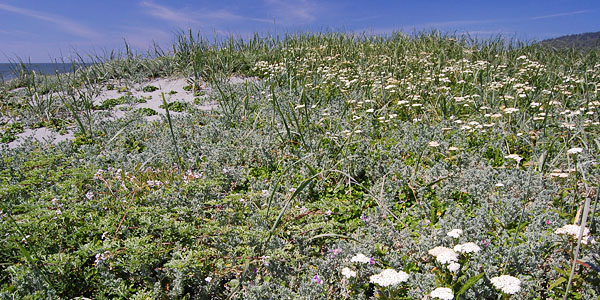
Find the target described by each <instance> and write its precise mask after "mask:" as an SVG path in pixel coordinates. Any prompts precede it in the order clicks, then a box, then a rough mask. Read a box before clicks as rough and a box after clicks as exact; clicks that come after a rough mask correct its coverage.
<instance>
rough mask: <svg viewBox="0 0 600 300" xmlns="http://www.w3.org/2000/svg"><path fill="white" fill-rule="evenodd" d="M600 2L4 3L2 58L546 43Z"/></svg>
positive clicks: (578, 26)
mask: <svg viewBox="0 0 600 300" xmlns="http://www.w3.org/2000/svg"><path fill="white" fill-rule="evenodd" d="M598 20H600V1H598V0H590V1H577V0H560V1H559V0H546V1H527V0H521V1H512V0H508V1H486V0H477V1H476V0H472V1H460V0H454V1H450V0H448V1H428V0H420V1H400V0H398V1H377V0H371V1H365V0H362V1H356V0H335V1H333V0H332V1H318V0H296V1H294V0H257V1H249V0H241V1H230V0H222V1H183V0H171V1H166V0H131V1H129V0H101V1H100V0H99V1H91V0H53V1H46V0H37V1H34V0H0V62H7V61H9V60H14V59H16V58H17V57H20V58H21V59H24V60H31V62H49V61H52V60H53V59H57V58H61V57H65V58H67V59H68V58H69V57H71V56H72V55H73V53H75V52H76V53H79V54H83V55H87V54H92V53H96V54H102V53H104V52H107V51H110V50H112V49H122V48H123V45H124V43H123V39H125V40H127V42H128V43H129V44H130V45H131V47H132V48H134V49H141V50H144V49H148V48H149V47H150V46H151V44H152V42H156V43H157V44H159V45H161V46H163V47H165V48H168V47H169V45H170V44H171V42H172V41H173V39H174V37H175V34H176V33H177V32H179V31H180V30H187V29H188V28H191V29H192V30H194V31H200V32H201V34H203V35H205V36H206V37H209V38H211V39H212V38H213V37H214V36H215V35H217V36H219V37H222V36H229V35H236V36H240V37H247V36H251V35H252V34H253V33H256V32H258V33H260V34H274V33H275V32H276V33H284V32H291V33H295V32H319V31H325V30H329V31H345V32H358V33H363V32H364V33H371V34H388V33H391V32H393V31H403V32H406V33H411V32H414V31H415V30H416V31H423V30H431V29H438V30H441V31H444V32H451V33H469V34H471V35H475V36H478V37H482V38H485V37H489V36H497V35H502V36H505V37H510V38H518V39H522V40H528V41H531V40H534V39H535V40H542V39H547V38H551V37H557V36H561V35H567V34H574V33H583V32H594V31H600V21H598Z"/></svg>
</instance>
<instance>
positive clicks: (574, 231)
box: [554, 224, 596, 245]
mask: <svg viewBox="0 0 600 300" xmlns="http://www.w3.org/2000/svg"><path fill="white" fill-rule="evenodd" d="M580 231H581V226H579V225H575V224H567V225H565V226H563V227H561V228H558V229H556V230H555V231H554V233H556V234H564V235H570V236H572V237H573V238H574V239H577V238H578V237H579V232H580ZM581 243H582V244H584V245H587V244H595V243H596V240H594V238H593V237H591V236H590V230H589V229H587V227H584V228H583V235H582V236H581Z"/></svg>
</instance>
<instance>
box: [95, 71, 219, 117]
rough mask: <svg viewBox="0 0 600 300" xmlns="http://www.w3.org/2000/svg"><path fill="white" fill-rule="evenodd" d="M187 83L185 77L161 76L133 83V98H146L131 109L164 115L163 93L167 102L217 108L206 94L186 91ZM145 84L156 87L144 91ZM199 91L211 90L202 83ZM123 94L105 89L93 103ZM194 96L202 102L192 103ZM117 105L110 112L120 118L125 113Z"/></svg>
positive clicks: (204, 108)
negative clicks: (140, 109)
mask: <svg viewBox="0 0 600 300" xmlns="http://www.w3.org/2000/svg"><path fill="white" fill-rule="evenodd" d="M188 85H189V84H188V81H187V79H186V78H161V79H155V80H151V81H147V82H144V83H141V84H136V85H134V87H133V89H132V90H130V93H131V96H133V97H134V98H144V99H145V100H146V103H137V104H135V105H133V107H132V108H131V110H132V111H135V110H136V109H139V108H150V109H153V110H155V111H156V112H157V113H158V114H159V115H164V114H165V113H166V111H165V110H164V108H161V107H160V106H161V105H163V99H162V95H163V94H164V96H165V100H167V102H168V103H171V102H174V101H179V102H185V103H188V104H189V105H192V106H195V107H196V108H198V109H201V110H212V109H216V108H217V104H216V103H215V102H214V101H207V99H206V97H207V96H206V95H202V96H194V91H186V90H185V89H184V87H185V86H188ZM146 86H154V87H157V88H158V89H157V90H155V91H153V92H144V91H143V89H144V87H146ZM200 91H201V92H203V93H204V94H207V93H209V92H210V91H211V89H210V87H208V86H207V85H203V86H202V88H201V90H200ZM124 95H126V93H119V92H118V91H116V90H110V91H109V90H105V91H103V92H102V93H101V94H100V95H99V96H98V97H96V98H95V99H94V103H95V104H97V105H98V104H100V103H102V102H103V101H105V100H107V99H111V98H119V97H121V96H124ZM196 98H199V99H201V100H200V102H202V105H195V104H194V99H196ZM118 107H119V106H118ZM118 107H117V109H115V110H113V112H112V114H113V117H115V118H121V117H123V116H124V115H125V112H123V111H120V110H119V109H118ZM170 113H172V114H173V115H177V114H178V112H174V111H170ZM144 118H145V119H146V120H148V121H153V120H156V119H158V118H160V117H159V116H149V117H144Z"/></svg>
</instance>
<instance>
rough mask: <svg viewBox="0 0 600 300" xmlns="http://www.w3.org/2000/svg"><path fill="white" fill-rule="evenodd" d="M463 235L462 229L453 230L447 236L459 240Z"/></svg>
mask: <svg viewBox="0 0 600 300" xmlns="http://www.w3.org/2000/svg"><path fill="white" fill-rule="evenodd" d="M461 234H463V231H462V229H452V230H450V232H448V233H447V234H446V235H447V236H450V237H453V238H455V239H457V238H459V237H460V235H461Z"/></svg>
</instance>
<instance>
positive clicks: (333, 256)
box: [329, 248, 342, 258]
mask: <svg viewBox="0 0 600 300" xmlns="http://www.w3.org/2000/svg"><path fill="white" fill-rule="evenodd" d="M329 252H331V258H335V257H336V256H338V254H340V253H342V248H336V249H329Z"/></svg>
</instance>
